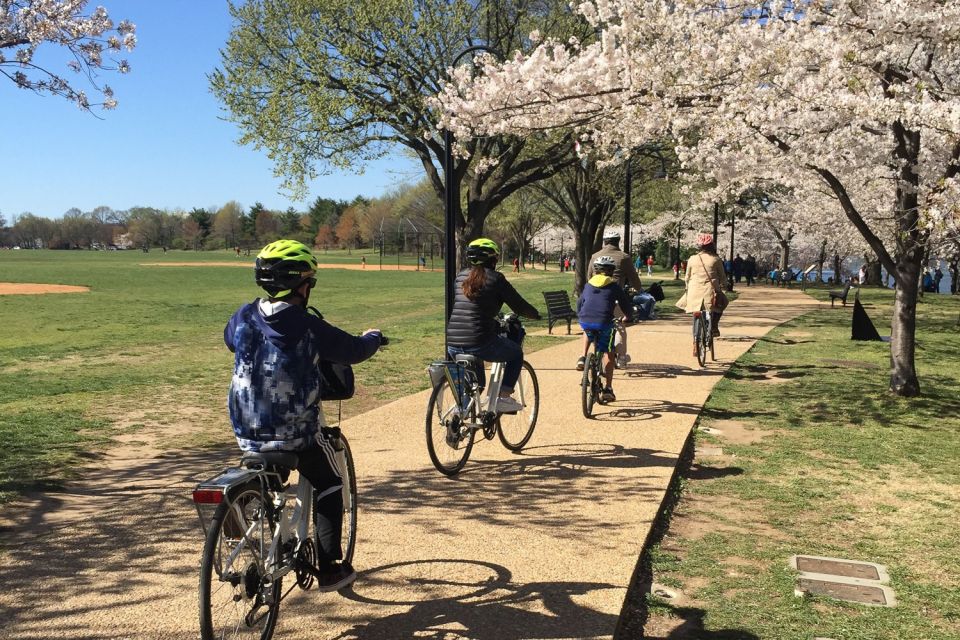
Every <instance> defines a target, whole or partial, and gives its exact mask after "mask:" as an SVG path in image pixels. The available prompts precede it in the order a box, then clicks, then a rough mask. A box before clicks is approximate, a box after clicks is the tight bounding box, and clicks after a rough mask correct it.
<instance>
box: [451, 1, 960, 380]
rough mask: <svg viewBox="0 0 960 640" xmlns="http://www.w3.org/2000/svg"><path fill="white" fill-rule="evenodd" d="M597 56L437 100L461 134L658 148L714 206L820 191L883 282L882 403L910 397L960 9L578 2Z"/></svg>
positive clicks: (455, 89)
mask: <svg viewBox="0 0 960 640" xmlns="http://www.w3.org/2000/svg"><path fill="white" fill-rule="evenodd" d="M578 10H579V11H580V13H581V14H582V15H583V16H584V17H585V18H586V19H587V20H588V21H590V22H591V23H592V24H593V25H594V26H595V28H596V29H597V30H598V32H599V37H598V39H597V42H596V43H593V44H590V45H587V46H581V45H580V43H579V42H577V41H575V40H570V41H560V40H545V41H544V42H542V43H541V45H540V46H539V47H538V48H536V49H534V50H533V51H531V52H530V53H528V54H521V53H518V54H515V55H514V56H513V57H512V58H511V59H510V60H509V61H507V62H506V63H505V64H497V63H496V62H495V61H493V60H490V59H488V60H487V61H485V64H484V74H482V75H480V76H475V77H474V76H468V75H466V74H460V75H457V76H456V77H455V79H454V81H453V82H452V83H450V84H448V85H447V86H446V87H445V88H444V91H443V92H442V93H441V94H440V98H439V102H440V103H441V104H442V106H443V108H444V113H445V116H444V118H443V122H442V126H446V127H450V128H451V129H453V130H454V131H456V132H458V134H460V135H463V134H464V133H466V132H467V131H470V132H473V133H487V134H489V133H508V132H509V133H527V134H529V133H530V132H534V131H542V130H546V129H551V128H554V127H574V128H576V129H577V131H579V135H580V137H581V139H589V140H590V141H591V142H592V144H593V146H594V147H595V148H597V149H602V148H606V149H609V150H611V155H612V151H613V150H614V149H619V148H629V147H632V146H635V145H637V144H641V143H643V142H644V141H646V140H649V139H650V138H652V137H655V136H660V135H663V134H665V133H669V134H671V135H673V136H674V138H675V139H676V140H677V153H678V155H679V157H680V158H681V159H682V160H683V161H684V162H685V163H686V165H687V166H688V167H690V168H694V169H697V170H699V171H700V172H702V174H703V175H704V177H705V178H706V179H707V180H710V181H712V182H713V184H715V185H716V187H715V189H714V191H715V193H714V194H711V195H713V196H714V197H717V196H718V195H719V194H720V193H721V192H723V191H724V190H726V189H729V188H735V189H736V188H739V186H740V183H742V182H743V181H751V182H752V181H755V180H758V179H759V180H767V181H772V182H777V183H780V184H784V185H785V186H787V187H789V188H791V189H793V190H794V191H795V192H796V193H797V194H798V198H800V199H802V198H803V194H804V192H809V191H811V190H820V189H826V190H828V191H829V192H830V193H832V195H833V197H834V198H835V199H836V202H837V204H838V205H839V206H837V207H836V208H833V209H828V210H824V211H821V212H820V213H819V216H820V217H821V218H832V217H838V216H841V215H843V216H845V217H846V219H847V220H848V221H849V222H850V223H851V224H852V225H853V226H854V227H855V228H856V229H857V230H858V232H859V233H860V235H861V237H862V238H863V240H864V242H865V243H866V244H867V245H868V246H869V247H870V248H871V250H872V251H873V252H874V253H875V254H876V256H877V257H878V258H879V260H880V262H881V263H882V265H883V266H884V267H885V268H886V269H887V271H888V272H889V273H890V274H891V275H892V276H893V278H894V280H895V282H896V285H897V288H896V296H895V303H894V311H893V317H892V321H891V327H892V336H891V347H890V349H891V373H890V390H891V391H892V392H893V393H895V394H897V395H902V396H915V395H918V394H919V392H920V384H919V381H918V378H917V374H916V369H915V366H914V355H915V348H916V345H915V333H916V301H917V295H918V280H919V275H920V269H921V263H922V260H923V256H924V254H925V250H926V247H927V243H928V241H929V239H930V237H931V231H932V230H933V229H934V228H935V227H936V226H937V225H938V224H942V223H944V222H945V221H948V220H951V219H953V218H954V217H955V216H956V212H957V209H958V206H960V182H958V174H960V0H808V1H806V2H796V3H795V2H792V1H786V0H780V1H774V0H769V1H764V2H760V1H753V2H749V1H745V2H734V3H707V2H696V1H694V0H669V1H668V0H587V1H585V2H583V3H581V4H580V5H579V6H578Z"/></svg>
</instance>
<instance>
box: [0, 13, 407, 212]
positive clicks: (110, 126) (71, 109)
mask: <svg viewBox="0 0 960 640" xmlns="http://www.w3.org/2000/svg"><path fill="white" fill-rule="evenodd" d="M97 4H102V5H103V6H104V7H106V9H107V11H108V12H109V13H110V16H111V17H112V18H113V19H114V21H115V22H118V21H119V20H121V19H124V18H125V19H128V20H130V21H132V22H133V23H134V24H136V25H137V39H138V45H137V48H136V49H135V50H134V51H133V52H130V53H126V52H125V53H124V56H126V57H127V59H128V60H129V61H130V64H131V68H132V71H131V73H129V74H127V75H125V76H120V75H118V74H116V73H107V74H104V75H103V76H102V77H101V80H102V81H103V82H105V83H106V84H109V85H110V86H111V87H113V89H114V92H115V94H116V98H117V100H118V101H119V103H120V104H119V106H118V107H117V109H115V110H113V111H106V112H104V111H100V110H99V109H96V110H95V113H97V114H99V115H101V116H102V118H103V119H102V120H101V119H97V118H95V117H93V116H91V115H90V114H88V113H85V112H83V111H81V110H80V109H78V108H77V107H76V106H74V105H73V104H71V103H69V102H67V101H66V100H64V99H62V98H58V97H55V96H41V95H37V94H34V93H32V92H29V91H24V90H22V89H17V88H16V87H15V86H14V85H13V84H12V83H11V82H10V81H8V80H7V79H6V78H2V79H0V119H2V121H3V123H4V134H3V135H2V136H0V158H3V160H2V161H0V162H2V165H3V166H2V170H0V213H2V214H3V215H4V216H5V217H6V219H7V220H8V221H9V220H10V218H11V216H14V215H19V214H21V213H23V212H27V211H29V212H31V213H34V214H36V215H42V216H47V217H54V218H55V217H59V216H60V215H62V214H63V212H64V211H66V210H67V209H69V208H71V207H78V208H79V209H81V210H83V211H89V210H91V209H93V208H94V207H96V206H99V205H107V206H109V207H113V208H114V209H127V208H130V207H132V206H152V207H158V208H168V209H174V208H178V207H180V208H184V209H190V208H192V207H218V206H220V205H222V204H223V203H225V202H227V201H228V200H237V201H238V202H240V203H241V204H242V205H244V206H245V207H249V206H250V205H252V204H253V203H254V202H256V201H260V202H262V203H263V204H264V205H266V206H267V207H268V208H271V209H286V208H287V207H288V206H293V207H296V208H297V209H301V210H302V209H305V208H306V207H307V205H308V204H309V202H310V201H312V200H313V199H314V198H316V197H317V196H324V197H328V198H336V199H345V200H349V199H352V198H353V197H354V196H356V195H365V196H377V195H380V194H382V193H383V192H384V191H386V190H389V189H390V188H392V187H394V186H397V185H399V184H401V183H403V182H413V181H416V180H419V179H420V178H421V176H422V169H419V163H416V162H414V161H413V160H411V159H409V158H406V157H404V156H403V155H402V154H401V153H400V152H399V151H398V152H397V154H396V155H395V156H393V157H389V158H385V159H383V160H381V161H378V162H376V163H373V164H371V165H369V166H368V167H367V168H366V172H365V174H364V175H359V171H358V172H357V173H356V174H354V173H339V174H334V175H330V176H321V177H320V178H318V179H317V180H315V181H314V182H312V183H311V184H310V189H309V194H308V196H307V200H306V201H294V200H292V199H291V198H290V197H289V194H286V193H282V192H280V181H279V180H278V179H277V178H274V177H273V166H272V163H271V162H270V160H269V158H267V156H266V153H265V152H263V151H256V150H255V149H253V148H252V147H248V146H244V147H241V146H239V145H238V144H237V143H236V139H237V138H238V136H239V132H238V130H237V128H236V127H235V126H234V125H233V124H232V123H230V122H225V121H223V120H221V119H219V118H220V117H221V116H222V115H223V113H222V112H221V110H220V105H219V103H218V102H217V101H216V99H215V98H214V97H213V95H212V94H211V93H210V91H209V90H208V85H207V77H206V75H207V73H209V72H210V71H211V70H212V69H214V68H215V67H216V66H217V65H218V64H219V61H220V58H219V50H220V48H221V47H222V46H223V44H224V43H225V42H226V38H227V35H228V34H229V31H230V16H229V14H228V13H227V6H226V2H225V1H223V0H162V1H160V2H158V1H156V0H99V1H97V0H93V1H92V2H91V4H90V6H96V5H97ZM46 53H50V52H49V51H47V52H46ZM43 54H44V48H41V49H40V50H38V60H40V59H42V58H41V56H42V55H43ZM68 75H70V74H69V73H68ZM358 169H359V168H358Z"/></svg>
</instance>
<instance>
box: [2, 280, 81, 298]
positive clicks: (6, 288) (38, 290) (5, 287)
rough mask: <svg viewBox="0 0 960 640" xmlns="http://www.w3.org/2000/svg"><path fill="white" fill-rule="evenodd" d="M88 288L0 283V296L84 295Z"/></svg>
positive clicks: (27, 283)
mask: <svg viewBox="0 0 960 640" xmlns="http://www.w3.org/2000/svg"><path fill="white" fill-rule="evenodd" d="M87 291H90V287H78V286H74V285H70V284H35V283H32V282H0V296H32V295H38V294H42V293H85V292H87Z"/></svg>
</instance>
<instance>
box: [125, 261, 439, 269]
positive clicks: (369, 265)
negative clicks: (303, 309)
mask: <svg viewBox="0 0 960 640" xmlns="http://www.w3.org/2000/svg"><path fill="white" fill-rule="evenodd" d="M140 266H141V267H243V268H244V269H252V268H253V263H251V262H141V263H140ZM317 268H318V269H347V270H349V271H442V270H443V269H442V267H437V268H435V269H430V268H426V269H424V268H422V267H421V268H419V269H418V268H417V266H416V265H414V264H401V265H396V264H385V265H383V268H382V269H381V268H380V266H379V265H376V264H372V263H369V262H368V263H367V266H366V267H364V266H363V265H361V264H354V263H352V262H351V263H346V262H342V263H340V262H338V263H330V264H318V265H317Z"/></svg>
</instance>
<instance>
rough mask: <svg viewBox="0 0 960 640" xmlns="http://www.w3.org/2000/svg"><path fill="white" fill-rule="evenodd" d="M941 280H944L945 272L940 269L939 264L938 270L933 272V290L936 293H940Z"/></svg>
mask: <svg viewBox="0 0 960 640" xmlns="http://www.w3.org/2000/svg"><path fill="white" fill-rule="evenodd" d="M941 280H943V271H942V270H941V269H940V265H939V264H937V270H936V271H934V272H933V290H934V292H935V293H940V281H941Z"/></svg>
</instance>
